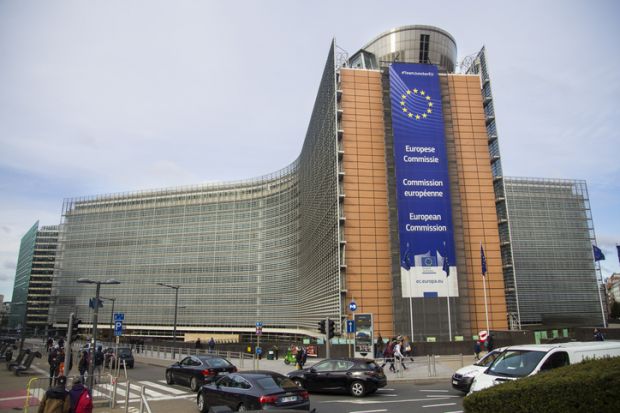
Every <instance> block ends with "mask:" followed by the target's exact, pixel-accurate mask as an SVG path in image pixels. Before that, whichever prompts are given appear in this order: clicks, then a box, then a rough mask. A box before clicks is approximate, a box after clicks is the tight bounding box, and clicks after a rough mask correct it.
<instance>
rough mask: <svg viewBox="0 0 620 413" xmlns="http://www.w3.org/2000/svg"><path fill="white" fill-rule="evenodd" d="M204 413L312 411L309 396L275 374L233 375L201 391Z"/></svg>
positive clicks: (263, 372)
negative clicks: (219, 409) (221, 409)
mask: <svg viewBox="0 0 620 413" xmlns="http://www.w3.org/2000/svg"><path fill="white" fill-rule="evenodd" d="M196 403H197V405H198V410H200V412H201V413H206V412H208V411H209V408H210V407H215V406H227V407H229V408H231V409H232V410H236V411H245V410H272V409H288V410H309V409H310V398H309V397H308V392H307V391H306V390H304V389H302V388H300V387H299V386H297V384H295V383H294V382H293V381H292V380H291V379H289V378H288V377H286V376H284V375H282V374H279V373H275V372H273V371H263V370H256V371H244V372H242V373H232V374H229V375H227V376H224V377H221V378H219V379H218V380H217V381H215V382H213V383H210V384H205V385H204V386H202V387H201V388H200V391H199V392H198V397H197V400H196Z"/></svg>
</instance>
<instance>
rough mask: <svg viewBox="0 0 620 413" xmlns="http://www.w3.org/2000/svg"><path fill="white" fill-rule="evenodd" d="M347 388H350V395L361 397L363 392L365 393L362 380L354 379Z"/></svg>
mask: <svg viewBox="0 0 620 413" xmlns="http://www.w3.org/2000/svg"><path fill="white" fill-rule="evenodd" d="M349 390H351V395H352V396H355V397H362V396H363V395H364V394H366V385H365V384H364V383H363V382H361V381H357V380H356V381H354V382H353V383H351V386H350V388H349Z"/></svg>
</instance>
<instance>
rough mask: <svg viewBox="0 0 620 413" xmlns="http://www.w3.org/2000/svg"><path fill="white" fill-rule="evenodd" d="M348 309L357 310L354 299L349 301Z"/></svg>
mask: <svg viewBox="0 0 620 413" xmlns="http://www.w3.org/2000/svg"><path fill="white" fill-rule="evenodd" d="M349 310H351V311H355V310H357V304H356V303H355V301H351V302H350V303H349Z"/></svg>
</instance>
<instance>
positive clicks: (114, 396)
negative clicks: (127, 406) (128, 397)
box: [110, 377, 118, 409]
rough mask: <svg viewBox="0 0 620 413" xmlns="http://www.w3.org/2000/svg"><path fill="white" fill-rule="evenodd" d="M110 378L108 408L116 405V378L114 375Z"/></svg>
mask: <svg viewBox="0 0 620 413" xmlns="http://www.w3.org/2000/svg"><path fill="white" fill-rule="evenodd" d="M111 380H112V400H110V409H114V408H115V407H116V390H117V388H118V380H117V379H116V378H115V377H111Z"/></svg>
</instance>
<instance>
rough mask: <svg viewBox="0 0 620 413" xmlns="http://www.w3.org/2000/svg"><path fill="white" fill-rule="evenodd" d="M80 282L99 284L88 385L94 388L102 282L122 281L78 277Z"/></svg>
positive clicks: (117, 282)
mask: <svg viewBox="0 0 620 413" xmlns="http://www.w3.org/2000/svg"><path fill="white" fill-rule="evenodd" d="M77 282H78V283H81V284H97V292H96V294H95V305H94V307H95V308H94V311H93V338H92V339H91V340H92V341H91V344H90V363H88V385H89V387H90V388H91V389H93V384H94V379H95V378H94V376H93V373H94V369H95V351H94V350H93V349H94V347H95V345H96V344H97V316H98V315H99V291H100V290H101V284H106V285H107V284H120V281H117V280H113V279H109V280H105V281H94V280H91V279H88V278H78V280H77Z"/></svg>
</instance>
